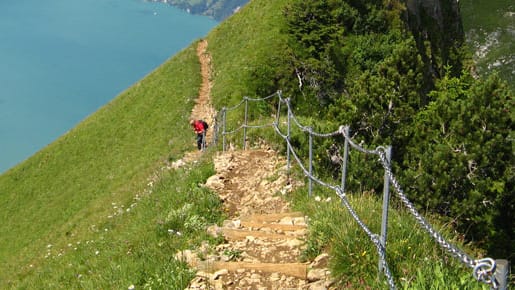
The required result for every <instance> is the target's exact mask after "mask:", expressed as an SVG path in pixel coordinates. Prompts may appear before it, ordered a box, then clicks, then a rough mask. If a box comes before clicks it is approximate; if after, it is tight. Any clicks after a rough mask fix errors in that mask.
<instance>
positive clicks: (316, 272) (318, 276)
mask: <svg viewBox="0 0 515 290" xmlns="http://www.w3.org/2000/svg"><path fill="white" fill-rule="evenodd" d="M329 274H330V272H329V271H327V269H311V270H309V272H308V281H309V282H315V281H319V280H325V278H326V277H329Z"/></svg>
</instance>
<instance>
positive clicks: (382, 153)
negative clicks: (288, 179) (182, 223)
mask: <svg viewBox="0 0 515 290" xmlns="http://www.w3.org/2000/svg"><path fill="white" fill-rule="evenodd" d="M273 97H277V98H278V101H277V108H276V114H275V120H274V121H273V122H272V123H267V124H262V125H248V102H249V101H252V102H258V101H266V100H269V99H271V98H273ZM281 104H286V108H285V109H286V111H287V118H286V126H287V132H286V133H283V132H281V129H280V128H279V124H280V118H281V111H282V110H281V109H282V108H281ZM242 105H245V115H244V123H243V124H242V125H240V126H239V127H238V128H236V129H234V130H232V131H226V114H227V112H229V111H233V110H236V109H238V108H239V107H240V106H242ZM291 120H293V122H291ZM218 123H221V128H222V132H221V133H220V131H219V130H220V125H219V124H218ZM292 123H293V124H294V125H296V127H297V128H298V129H300V130H301V131H302V132H304V133H307V134H308V135H309V147H310V148H309V165H308V168H306V166H304V165H303V163H302V161H301V159H300V158H299V156H298V154H297V153H296V152H295V149H294V148H293V145H292V144H291V142H290V134H291V124H292ZM265 127H273V128H274V130H275V132H276V133H277V134H278V135H279V136H280V137H281V138H282V139H283V140H284V141H285V142H286V145H287V162H288V165H287V167H288V171H289V169H290V154H291V155H292V156H293V159H294V160H295V161H296V164H297V165H298V166H299V167H300V169H301V170H302V171H303V173H304V175H306V177H307V178H308V179H309V194H310V195H311V187H312V183H311V182H312V181H313V182H316V183H318V184H319V185H321V186H324V187H327V188H329V189H331V190H333V191H335V193H336V194H337V195H338V197H339V198H340V199H341V201H342V204H343V206H344V207H345V208H346V209H347V210H348V212H349V213H350V214H351V216H352V217H353V219H354V220H355V221H356V222H357V224H358V225H359V226H360V228H361V229H362V230H363V231H364V232H365V233H366V234H367V235H368V237H369V238H370V240H371V241H372V243H373V244H374V245H375V246H376V248H377V251H378V255H379V269H380V272H383V273H384V274H385V276H386V280H387V283H388V285H389V287H390V289H395V288H396V287H395V283H394V279H393V275H392V273H391V271H390V269H389V267H388V263H387V261H386V221H387V218H388V215H387V211H388V199H389V194H388V191H389V189H388V188H389V184H390V183H391V184H392V185H393V188H394V190H395V192H396V194H397V196H398V197H399V199H400V200H401V201H402V203H403V204H404V205H405V206H406V208H407V209H408V212H409V213H410V214H411V215H413V216H414V218H415V220H416V221H417V223H418V224H419V225H420V226H421V227H422V228H423V229H424V230H425V231H426V232H427V233H428V234H429V235H430V236H431V237H432V238H433V239H434V240H435V241H436V243H437V244H438V245H439V246H440V247H442V248H443V249H445V250H446V251H447V252H449V253H450V254H451V256H453V257H455V258H457V259H458V260H459V261H460V262H462V263H463V264H465V265H466V266H468V267H470V268H473V273H472V274H473V277H474V278H475V279H476V280H477V281H480V282H483V283H485V284H489V285H490V286H491V287H492V288H493V289H497V288H498V286H499V281H498V279H496V277H495V271H496V261H495V260H493V259H491V258H485V259H472V258H471V257H470V256H468V255H467V254H466V253H464V252H463V251H461V250H460V249H458V248H457V247H455V246H454V245H452V244H451V243H449V242H447V241H446V240H445V239H444V238H443V236H442V235H441V234H440V233H439V232H438V231H436V230H435V229H433V227H432V226H431V225H430V224H429V222H427V221H426V220H425V219H424V217H423V216H422V215H421V214H420V213H419V212H418V211H417V210H416V209H415V206H414V205H413V203H412V202H411V201H410V200H409V199H408V198H407V196H406V195H405V194H404V192H403V190H402V188H401V186H400V184H399V182H398V181H397V179H396V178H395V176H394V174H393V172H392V169H391V164H390V157H389V156H390V153H389V152H390V150H391V147H389V148H386V147H383V146H378V147H376V148H375V149H367V148H365V147H363V146H361V145H358V144H356V143H355V142H354V141H353V140H352V138H351V137H350V136H349V127H348V126H340V127H339V128H338V130H337V131H334V132H329V133H318V132H315V131H313V129H312V128H311V127H309V126H304V125H302V124H301V123H300V122H299V120H298V119H297V117H296V116H295V115H294V114H293V109H292V108H291V102H290V100H289V99H288V98H283V97H282V93H281V91H278V92H276V93H274V94H272V95H269V96H267V97H264V98H249V97H244V98H243V100H242V101H241V102H240V103H238V104H237V105H235V106H233V107H229V108H226V107H224V108H222V110H221V111H220V112H219V114H217V117H216V118H215V134H214V136H213V138H214V142H215V144H216V141H217V135H218V134H221V135H222V137H223V145H222V146H223V147H222V148H223V150H224V151H225V148H226V144H225V143H226V135H231V134H235V133H237V132H239V131H240V130H242V129H243V148H244V149H245V146H246V145H245V144H246V129H247V128H252V129H257V128H265ZM314 136H315V137H320V138H330V137H336V136H343V138H344V139H345V151H344V157H343V164H342V183H341V185H340V186H336V185H332V184H329V183H327V182H324V181H322V180H321V179H319V178H318V177H316V176H314V175H313V171H312V162H313V161H312V151H313V150H312V147H313V140H312V138H313V137H314ZM349 146H350V148H352V149H354V150H357V151H359V152H361V153H364V154H372V155H377V156H378V158H379V162H380V164H381V166H382V167H383V169H384V171H385V181H384V182H385V193H384V200H383V202H384V203H383V224H382V229H381V236H379V235H377V234H374V233H373V232H372V231H371V230H370V229H369V228H368V227H367V226H366V225H365V223H364V222H363V221H362V220H361V218H360V217H359V216H358V214H357V213H356V212H355V211H354V209H353V208H352V206H351V205H350V203H349V201H348V199H347V197H346V194H345V180H346V167H347V165H346V162H347V158H348V149H349V148H348V147H349ZM501 284H503V285H505V284H506V281H501Z"/></svg>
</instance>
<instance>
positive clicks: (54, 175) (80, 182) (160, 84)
mask: <svg viewBox="0 0 515 290" xmlns="http://www.w3.org/2000/svg"><path fill="white" fill-rule="evenodd" d="M198 71H199V64H198V59H197V57H196V54H195V48H194V47H193V46H192V47H190V48H188V49H187V50H185V51H182V52H181V53H179V54H178V55H177V56H176V57H174V58H173V59H171V60H170V61H168V62H166V63H165V64H164V65H162V66H161V67H160V68H158V69H157V70H156V71H154V72H153V73H151V74H150V75H149V76H147V77H146V78H145V79H143V80H142V81H140V82H138V83H136V84H135V85H134V86H132V87H131V88H129V89H128V90H126V91H125V92H123V93H122V94H121V95H120V96H118V97H117V98H116V99H115V100H114V101H112V102H111V103H109V104H107V105H106V106H105V107H103V108H102V109H100V110H99V111H98V112H96V113H95V114H94V115H92V116H90V117H89V118H87V119H86V120H85V121H83V122H82V123H81V124H79V125H78V126H77V127H76V128H74V129H73V130H71V131H70V132H68V133H67V134H65V135H64V136H62V137H61V138H59V139H58V140H57V141H55V142H54V143H52V144H51V145H49V146H48V147H47V148H44V149H43V150H41V151H40V152H38V153H37V154H35V155H34V156H33V157H31V158H30V159H28V160H27V161H25V162H23V163H22V164H20V165H18V166H16V167H15V168H13V169H12V170H10V171H8V172H6V173H5V174H3V175H2V176H1V177H0V220H2V221H3V222H2V223H1V224H0V233H1V236H2V239H0V261H2V264H1V265H0V285H2V283H5V281H7V280H8V279H12V278H13V274H14V273H16V272H18V271H19V269H20V267H21V266H22V265H27V264H28V263H30V262H31V261H32V260H33V259H36V260H37V259H38V256H39V257H41V256H43V255H44V253H43V252H44V251H45V249H46V246H47V244H54V243H61V244H62V243H64V242H65V240H67V237H70V236H74V238H75V239H80V238H83V237H84V236H87V235H88V232H89V230H88V227H89V225H92V224H96V223H97V222H99V220H101V219H103V218H105V217H106V216H107V215H108V212H110V211H112V209H111V208H110V207H111V203H112V202H117V203H121V204H124V203H127V202H128V201H129V200H131V198H132V197H133V196H134V195H135V194H136V193H137V192H139V191H141V190H142V188H143V187H144V185H145V181H146V178H147V176H148V175H149V173H150V172H152V171H153V169H154V167H156V166H158V164H159V161H160V160H161V161H162V160H163V159H165V158H169V157H170V156H171V157H172V158H173V157H175V156H180V155H182V152H184V151H185V150H188V149H191V147H190V146H191V136H190V135H189V134H188V133H190V132H189V128H188V126H187V118H188V117H189V112H190V110H191V108H192V106H193V100H194V98H195V97H196V95H197V92H198V88H199V85H200V76H199V74H198ZM169 144H170V145H169ZM54 246H55V245H54Z"/></svg>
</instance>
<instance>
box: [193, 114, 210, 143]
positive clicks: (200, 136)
mask: <svg viewBox="0 0 515 290" xmlns="http://www.w3.org/2000/svg"><path fill="white" fill-rule="evenodd" d="M190 125H191V126H192V127H193V131H195V133H196V134H197V147H198V150H202V149H204V147H205V143H204V142H205V140H204V137H205V135H206V130H207V128H208V126H207V123H206V122H205V121H202V120H191V121H190Z"/></svg>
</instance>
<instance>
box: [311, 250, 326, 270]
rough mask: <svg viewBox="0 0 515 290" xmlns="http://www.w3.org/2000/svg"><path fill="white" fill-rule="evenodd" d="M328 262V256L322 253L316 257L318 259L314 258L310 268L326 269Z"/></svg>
mask: <svg viewBox="0 0 515 290" xmlns="http://www.w3.org/2000/svg"><path fill="white" fill-rule="evenodd" d="M328 261H329V254H327V253H323V254H321V255H318V257H316V258H315V260H313V263H311V267H313V268H322V267H326V266H327V263H328Z"/></svg>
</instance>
